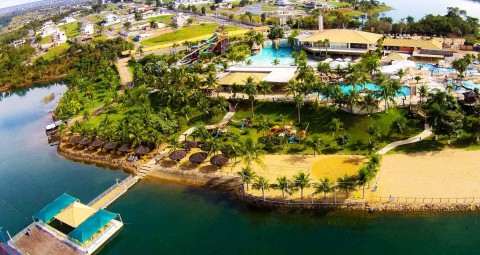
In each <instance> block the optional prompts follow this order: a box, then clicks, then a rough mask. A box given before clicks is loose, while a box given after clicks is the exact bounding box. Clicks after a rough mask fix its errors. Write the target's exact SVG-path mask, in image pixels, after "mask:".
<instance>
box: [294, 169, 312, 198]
mask: <svg viewBox="0 0 480 255" xmlns="http://www.w3.org/2000/svg"><path fill="white" fill-rule="evenodd" d="M293 178H294V180H295V187H297V188H299V189H300V198H302V199H303V189H304V188H306V187H307V186H308V185H309V184H310V174H306V173H304V172H299V173H298V174H297V175H295V176H294V177H293Z"/></svg>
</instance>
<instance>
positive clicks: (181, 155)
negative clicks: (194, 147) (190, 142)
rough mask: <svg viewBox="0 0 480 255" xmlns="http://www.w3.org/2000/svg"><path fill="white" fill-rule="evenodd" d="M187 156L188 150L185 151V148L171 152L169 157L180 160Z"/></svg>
mask: <svg viewBox="0 0 480 255" xmlns="http://www.w3.org/2000/svg"><path fill="white" fill-rule="evenodd" d="M186 156H187V152H186V151H183V150H178V151H174V152H172V153H170V155H168V157H169V158H170V159H171V160H175V161H180V160H181V159H182V158H184V157H186Z"/></svg>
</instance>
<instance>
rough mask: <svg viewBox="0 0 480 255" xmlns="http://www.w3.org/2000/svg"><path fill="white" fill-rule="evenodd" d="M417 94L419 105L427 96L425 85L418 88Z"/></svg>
mask: <svg viewBox="0 0 480 255" xmlns="http://www.w3.org/2000/svg"><path fill="white" fill-rule="evenodd" d="M418 93H419V94H420V103H423V98H424V97H425V96H426V95H427V94H428V86H427V84H425V83H424V84H422V85H420V87H418Z"/></svg>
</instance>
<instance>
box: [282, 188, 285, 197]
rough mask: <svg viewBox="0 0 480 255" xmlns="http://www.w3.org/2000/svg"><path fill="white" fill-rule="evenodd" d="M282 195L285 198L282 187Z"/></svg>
mask: <svg viewBox="0 0 480 255" xmlns="http://www.w3.org/2000/svg"><path fill="white" fill-rule="evenodd" d="M282 197H283V198H285V190H284V189H282Z"/></svg>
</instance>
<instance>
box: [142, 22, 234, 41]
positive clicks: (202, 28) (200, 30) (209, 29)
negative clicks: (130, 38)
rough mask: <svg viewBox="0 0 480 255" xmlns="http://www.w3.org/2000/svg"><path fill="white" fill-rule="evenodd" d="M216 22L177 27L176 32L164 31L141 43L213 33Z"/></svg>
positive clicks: (176, 39)
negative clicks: (164, 32)
mask: <svg viewBox="0 0 480 255" xmlns="http://www.w3.org/2000/svg"><path fill="white" fill-rule="evenodd" d="M217 27H218V25H217V24H210V23H208V24H200V25H198V26H188V27H183V28H182V29H179V30H178V31H176V32H172V33H166V34H163V35H159V36H156V37H152V38H150V39H148V40H145V41H142V44H144V45H147V46H155V45H160V44H166V43H171V42H175V41H180V40H185V39H189V38H193V37H197V36H202V35H207V34H213V32H215V29H217ZM238 29H239V28H238V27H228V31H233V30H238Z"/></svg>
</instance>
